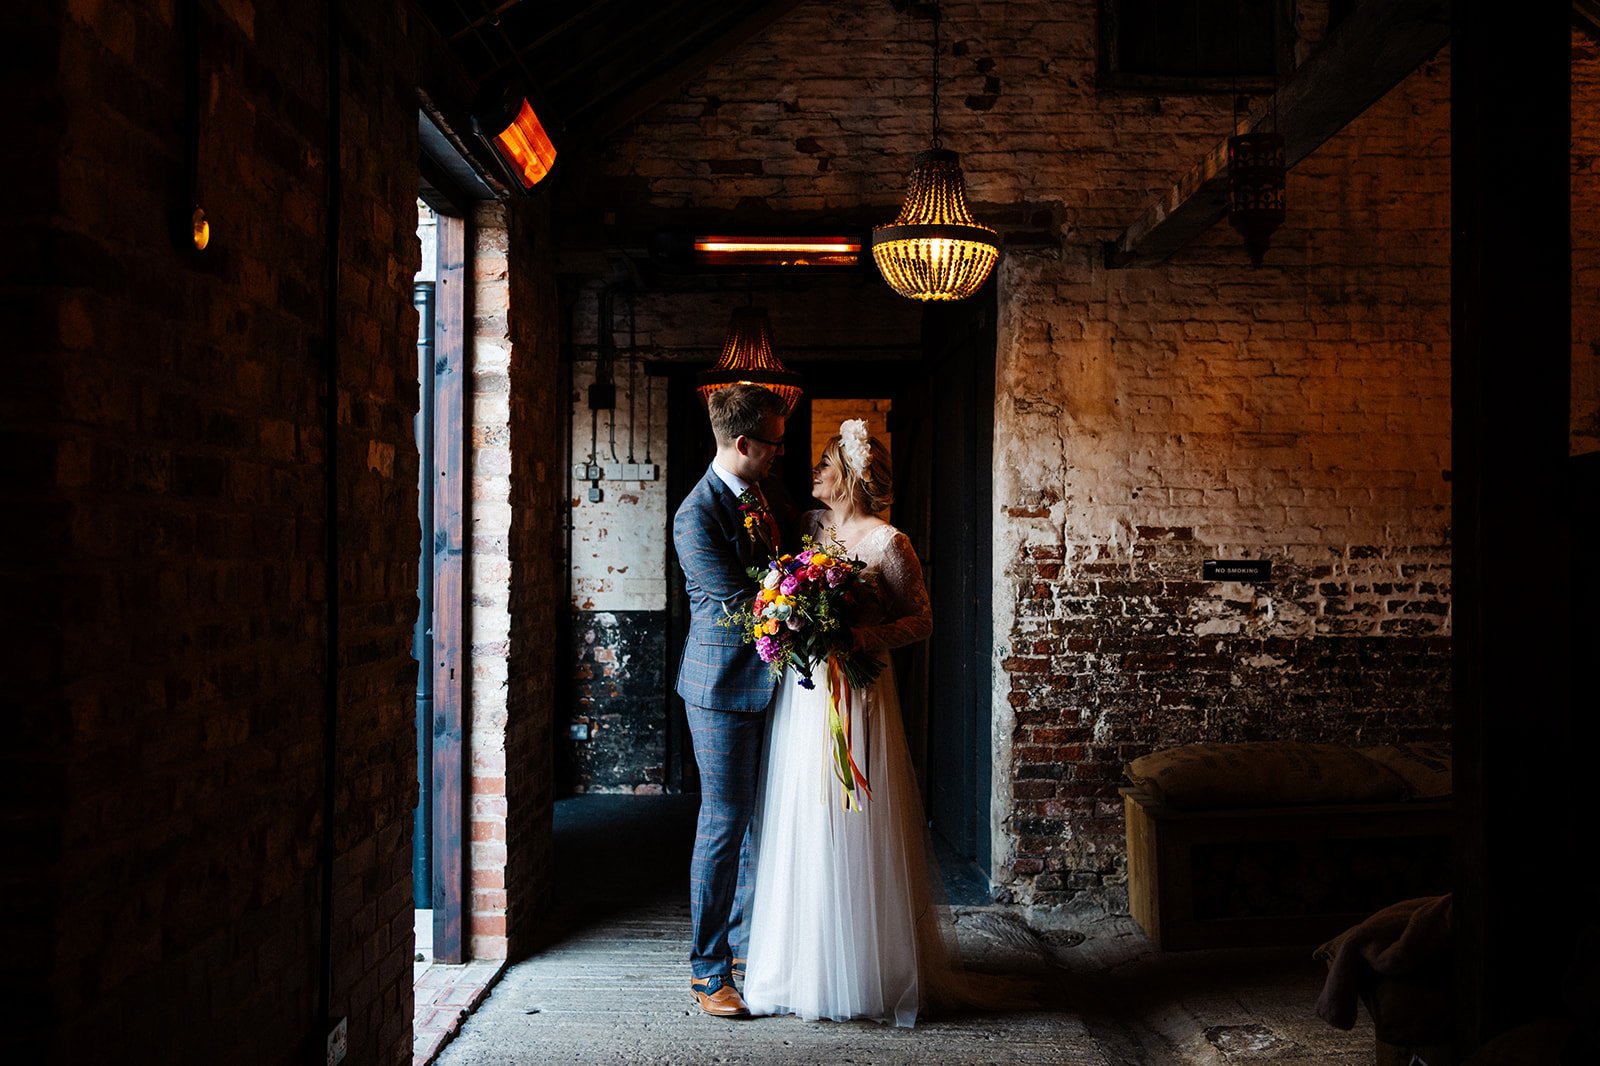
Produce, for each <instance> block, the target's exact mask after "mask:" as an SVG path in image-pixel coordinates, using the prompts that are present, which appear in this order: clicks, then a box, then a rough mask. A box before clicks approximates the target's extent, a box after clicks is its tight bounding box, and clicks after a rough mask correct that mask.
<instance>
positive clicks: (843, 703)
mask: <svg viewBox="0 0 1600 1066" xmlns="http://www.w3.org/2000/svg"><path fill="white" fill-rule="evenodd" d="M850 717H851V708H850V685H849V683H848V682H846V681H845V679H844V671H843V670H841V669H840V667H839V661H838V659H837V657H836V656H832V655H830V656H828V730H829V732H830V733H831V734H832V737H833V776H834V777H836V778H837V779H838V781H839V784H840V785H841V786H842V787H843V788H844V796H843V800H842V802H843V805H844V809H845V810H847V811H859V810H860V809H861V804H860V801H859V800H857V799H856V790H857V789H860V791H861V794H862V795H863V796H865V797H866V798H867V799H869V800H870V799H871V798H872V789H871V788H870V787H869V786H868V783H867V775H866V774H864V773H862V772H861V767H859V766H857V765H856V759H855V753H854V752H853V751H852V749H851V741H850Z"/></svg>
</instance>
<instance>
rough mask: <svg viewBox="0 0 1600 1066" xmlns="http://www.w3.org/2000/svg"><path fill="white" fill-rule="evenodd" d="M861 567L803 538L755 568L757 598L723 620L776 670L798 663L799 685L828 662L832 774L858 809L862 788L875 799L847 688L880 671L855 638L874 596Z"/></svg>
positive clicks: (840, 551) (837, 549)
mask: <svg viewBox="0 0 1600 1066" xmlns="http://www.w3.org/2000/svg"><path fill="white" fill-rule="evenodd" d="M862 570H863V566H862V563H861V561H860V560H859V559H851V558H848V557H846V556H845V554H844V548H843V546H842V545H840V544H838V543H834V544H831V545H826V546H824V545H820V544H818V543H817V541H816V540H814V539H813V538H812V537H809V536H807V537H803V538H801V548H800V551H799V552H797V553H795V554H793V555H780V556H778V557H777V558H776V559H773V560H772V561H770V562H769V563H767V565H766V566H765V567H764V568H763V567H751V568H750V570H749V574H750V576H751V578H753V579H754V580H756V581H759V582H760V583H761V588H760V590H759V591H758V592H757V593H756V597H755V600H754V601H753V602H752V603H751V604H750V606H748V607H745V608H741V609H740V610H738V611H734V612H731V613H730V614H729V615H728V617H727V618H726V619H724V620H723V624H725V625H730V626H737V627H739V628H740V629H741V630H742V631H743V632H744V634H745V637H746V639H747V640H748V641H749V642H750V643H753V644H755V646H756V654H757V655H759V656H761V659H762V661H763V662H766V663H768V664H769V665H770V666H771V668H772V672H773V673H774V674H779V675H781V674H782V673H783V671H784V669H785V668H787V667H791V666H792V667H794V669H795V672H796V673H797V674H799V675H800V677H799V685H800V687H801V688H807V689H812V688H816V682H815V681H813V680H812V678H811V673H812V671H813V670H815V669H816V667H817V666H818V665H825V666H826V669H827V684H828V720H829V721H828V724H829V730H830V732H831V733H832V736H833V755H834V759H833V762H834V767H833V769H834V776H836V777H837V778H838V779H839V783H840V784H841V785H842V786H843V787H844V805H845V807H846V808H848V809H850V810H859V809H860V805H859V803H858V802H857V800H856V797H855V792H856V790H857V789H858V788H859V789H860V790H861V792H862V794H863V795H865V796H866V797H867V798H868V799H870V798H871V797H872V792H871V790H870V789H869V788H868V786H867V777H866V774H864V773H862V771H861V769H860V767H859V766H857V765H856V761H855V758H854V756H853V754H852V752H851V745H850V718H851V700H850V692H851V690H852V689H859V688H865V687H866V686H868V685H870V684H872V682H873V681H874V680H876V679H877V676H878V674H879V673H880V672H881V671H882V670H883V661H882V660H880V659H879V658H877V656H875V655H872V654H871V653H869V652H863V651H858V650H856V649H855V648H853V647H852V644H851V636H850V619H851V618H852V617H853V616H855V614H856V613H857V609H858V607H860V606H861V605H862V603H861V601H862V599H863V598H864V597H865V596H868V595H870V594H871V591H870V589H868V588H867V585H866V581H865V579H864V577H863V574H862Z"/></svg>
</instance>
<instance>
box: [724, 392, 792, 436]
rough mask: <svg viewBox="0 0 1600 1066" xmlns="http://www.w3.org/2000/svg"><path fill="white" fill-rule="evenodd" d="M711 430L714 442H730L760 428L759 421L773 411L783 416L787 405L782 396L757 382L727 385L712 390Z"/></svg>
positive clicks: (773, 413)
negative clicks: (714, 438)
mask: <svg viewBox="0 0 1600 1066" xmlns="http://www.w3.org/2000/svg"><path fill="white" fill-rule="evenodd" d="M707 406H708V407H709V408H710V409H711V432H712V433H713V434H714V435H715V436H716V438H717V443H718V444H719V445H721V444H732V443H733V442H734V441H736V440H738V439H739V438H740V437H750V436H755V435H757V434H759V433H760V432H761V422H762V420H763V419H765V418H770V417H772V416H774V415H776V416H778V417H779V418H781V417H783V415H784V413H785V412H786V411H787V410H788V405H787V404H785V403H784V402H783V397H781V396H779V395H778V394H777V393H775V392H773V391H772V390H771V389H764V388H762V387H761V386H760V385H729V386H728V387H727V388H722V389H718V390H717V391H716V392H713V393H712V394H711V399H710V401H709V403H708V404H707Z"/></svg>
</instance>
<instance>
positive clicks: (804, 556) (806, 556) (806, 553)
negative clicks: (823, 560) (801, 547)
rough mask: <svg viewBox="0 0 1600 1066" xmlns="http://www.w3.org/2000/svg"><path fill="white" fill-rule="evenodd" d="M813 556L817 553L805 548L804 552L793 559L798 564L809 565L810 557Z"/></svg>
mask: <svg viewBox="0 0 1600 1066" xmlns="http://www.w3.org/2000/svg"><path fill="white" fill-rule="evenodd" d="M815 554H817V553H816V552H815V551H814V550H812V549H811V548H807V549H806V550H805V551H803V552H801V553H800V554H799V555H796V556H795V559H796V560H797V561H798V562H802V563H809V562H810V561H811V557H812V556H813V555H815Z"/></svg>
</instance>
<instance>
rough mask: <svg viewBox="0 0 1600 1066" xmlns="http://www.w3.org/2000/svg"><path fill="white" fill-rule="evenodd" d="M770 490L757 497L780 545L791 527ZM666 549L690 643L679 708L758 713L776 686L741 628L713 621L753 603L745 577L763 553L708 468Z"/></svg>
mask: <svg viewBox="0 0 1600 1066" xmlns="http://www.w3.org/2000/svg"><path fill="white" fill-rule="evenodd" d="M769 483H770V482H763V483H762V485H761V490H762V492H763V493H765V494H767V504H768V507H769V508H770V509H771V510H772V513H773V517H774V518H775V519H776V520H777V522H778V527H779V540H780V542H781V541H782V539H783V536H784V533H785V531H786V529H787V524H792V523H789V519H790V516H789V515H788V514H787V513H786V510H785V508H784V506H783V504H782V502H781V501H782V499H783V496H782V492H781V489H778V488H777V486H776V485H774V490H775V492H776V497H777V498H775V496H774V491H769V490H768V488H767V485H768V484H769ZM672 543H673V546H674V547H675V548H677V551H678V564H679V565H680V566H682V567H683V576H684V584H685V587H686V589H687V591H688V594H689V637H688V639H687V640H686V641H685V642H684V645H683V659H682V660H681V661H680V662H679V664H678V684H677V690H678V695H680V696H682V697H683V699H684V702H685V703H690V704H693V705H694V706H697V707H706V708H709V709H711V710H718V711H745V712H755V711H763V710H765V709H766V708H767V705H768V704H770V703H771V702H772V693H773V690H774V688H775V687H776V685H777V678H775V677H773V675H772V671H771V668H770V667H768V665H767V664H766V663H764V662H762V661H761V657H760V656H759V655H757V654H756V648H755V645H754V644H747V643H745V634H744V631H743V629H742V628H736V627H731V626H721V625H718V624H717V620H718V619H720V618H722V617H724V616H725V615H726V613H727V612H728V611H733V610H736V609H738V608H739V607H742V606H744V605H745V604H747V603H748V602H749V601H750V599H751V598H753V597H754V596H755V592H756V587H757V586H756V583H755V582H754V581H752V580H751V579H750V575H749V574H747V573H746V572H745V570H746V568H747V567H751V566H763V565H765V564H766V562H767V559H768V551H767V548H766V547H765V546H764V545H761V544H757V543H755V542H753V541H752V540H751V537H750V534H749V533H748V532H747V531H746V530H745V528H744V515H743V514H742V513H740V511H739V498H738V497H737V496H736V495H734V493H733V490H731V489H729V488H728V486H727V485H725V484H724V483H723V481H722V479H721V478H719V477H717V475H716V473H715V472H713V471H712V469H711V468H710V467H709V466H708V467H706V473H705V476H704V477H702V478H701V479H700V481H699V482H698V483H697V484H696V485H695V487H694V488H693V489H691V490H690V492H689V495H687V496H685V497H684V499H683V503H682V504H681V505H679V507H678V512H677V514H676V515H674V516H673V519H672ZM776 547H777V546H776V545H775V546H774V548H775V549H776Z"/></svg>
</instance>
